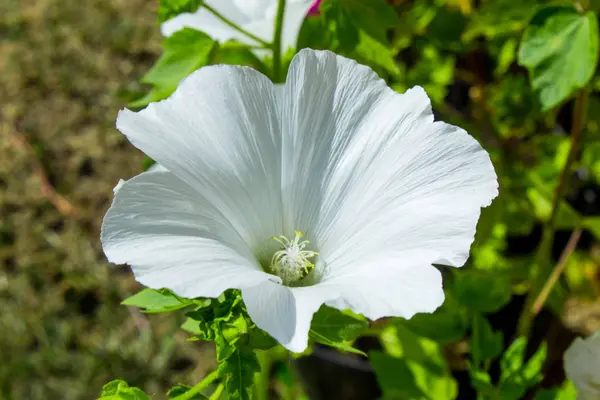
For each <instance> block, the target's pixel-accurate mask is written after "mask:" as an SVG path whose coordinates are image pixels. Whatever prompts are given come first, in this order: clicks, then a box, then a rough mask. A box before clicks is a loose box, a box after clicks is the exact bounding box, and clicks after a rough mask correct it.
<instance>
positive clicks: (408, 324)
mask: <svg viewBox="0 0 600 400" xmlns="http://www.w3.org/2000/svg"><path fill="white" fill-rule="evenodd" d="M397 320H398V321H399V323H400V324H401V325H402V326H404V327H405V328H407V329H408V330H410V331H411V332H413V333H415V334H417V335H419V336H423V337H426V338H428V339H431V340H433V341H436V342H437V343H440V344H448V343H452V342H456V341H458V340H460V339H462V338H463V337H464V336H465V335H466V333H467V329H468V328H469V321H468V319H467V316H466V313H465V312H464V310H462V309H461V308H460V305H459V304H458V303H457V302H456V300H455V299H454V298H453V297H451V296H446V301H444V304H442V306H441V307H440V308H438V309H437V310H435V311H434V312H433V313H431V314H425V313H423V314H416V315H415V316H413V317H412V318H411V319H409V320H403V319H397Z"/></svg>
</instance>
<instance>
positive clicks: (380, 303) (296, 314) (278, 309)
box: [242, 260, 444, 353]
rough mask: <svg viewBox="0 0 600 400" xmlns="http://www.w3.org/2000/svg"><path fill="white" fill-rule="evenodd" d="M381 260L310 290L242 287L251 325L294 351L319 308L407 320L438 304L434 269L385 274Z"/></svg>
mask: <svg viewBox="0 0 600 400" xmlns="http://www.w3.org/2000/svg"><path fill="white" fill-rule="evenodd" d="M382 262H383V261H382V260H380V261H379V262H377V266H375V265H366V266H365V267H367V268H366V269H365V270H364V273H363V274H360V275H355V276H347V277H344V278H334V279H329V280H326V281H323V282H320V283H317V284H315V285H313V286H305V287H293V288H290V287H286V286H282V285H280V284H277V283H274V282H264V283H262V284H260V285H257V286H255V287H247V288H245V289H243V290H242V297H243V298H244V302H245V304H246V308H247V310H248V314H249V315H250V317H251V318H252V321H254V323H255V324H256V325H257V326H258V327H259V328H261V329H263V330H265V331H266V332H268V333H269V334H270V335H271V336H273V337H274V338H275V339H276V340H277V341H278V342H279V343H281V344H282V345H283V346H284V347H285V348H287V349H288V350H290V351H293V352H297V353H299V352H302V351H304V350H305V349H306V347H307V345H308V332H309V330H310V324H311V321H312V317H313V314H314V313H315V312H316V311H318V309H319V307H320V306H321V305H322V304H327V305H328V306H330V307H334V308H337V309H340V310H345V309H351V310H352V311H354V312H356V313H360V314H363V315H365V316H366V317H368V318H370V319H372V320H376V319H379V318H381V317H393V316H399V317H403V318H407V319H408V318H411V317H412V316H413V315H415V314H416V313H422V312H433V311H435V310H436V309H437V308H438V307H439V306H440V305H441V304H442V303H443V302H444V291H443V288H442V277H441V274H440V273H439V271H438V270H437V269H436V268H434V267H432V266H425V267H423V268H406V269H404V270H403V271H400V272H399V271H394V273H393V274H390V270H389V269H386V268H384V266H383V265H382V264H381V263H382Z"/></svg>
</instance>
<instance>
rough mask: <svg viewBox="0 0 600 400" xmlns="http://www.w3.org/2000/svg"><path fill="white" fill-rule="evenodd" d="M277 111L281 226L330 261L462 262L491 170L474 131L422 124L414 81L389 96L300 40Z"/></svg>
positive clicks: (334, 266) (338, 269) (340, 266)
mask: <svg viewBox="0 0 600 400" xmlns="http://www.w3.org/2000/svg"><path fill="white" fill-rule="evenodd" d="M282 121H283V123H284V128H283V132H284V137H283V154H284V156H283V160H284V161H288V160H289V161H290V162H289V163H287V164H284V165H283V177H282V185H283V187H284V207H288V204H291V205H290V206H289V207H290V208H291V212H292V213H295V214H294V215H293V217H292V218H291V219H292V223H291V224H290V223H286V228H289V226H288V225H300V226H306V227H310V228H311V229H312V232H310V233H309V234H307V237H309V238H310V239H312V240H313V241H316V242H318V245H317V247H318V248H319V251H320V252H321V257H323V258H324V260H325V261H326V263H327V264H328V265H329V267H330V271H333V273H334V274H341V275H344V273H342V271H343V270H345V269H346V268H353V266H354V267H357V266H359V265H362V264H364V263H365V262H367V261H366V260H368V259H369V258H373V257H383V258H385V259H394V258H396V259H397V260H398V265H397V266H393V265H389V268H402V267H403V266H404V265H413V266H415V265H424V266H428V265H431V264H432V263H445V264H449V265H452V266H461V265H463V264H464V263H465V262H466V260H467V258H468V254H469V247H470V244H471V242H472V241H473V237H474V233H475V227H476V224H477V220H478V218H479V214H480V208H481V207H485V206H487V205H489V204H490V202H491V200H492V199H493V198H494V197H496V195H497V193H498V183H497V178H496V174H495V172H494V168H493V165H492V163H491V161H490V158H489V155H488V154H487V153H486V152H485V151H484V150H483V149H482V148H481V146H480V145H479V143H478V142H477V141H476V140H475V139H473V138H472V137H471V136H469V135H468V134H467V133H466V132H465V131H464V130H462V129H460V128H457V127H453V126H451V125H448V124H445V123H443V122H433V115H432V113H431V105H430V102H429V99H428V97H427V95H426V94H425V92H424V90H423V89H422V88H420V87H415V88H413V89H411V90H409V91H407V92H406V93H405V94H398V93H396V92H394V91H393V90H391V89H390V88H388V87H387V86H386V84H385V82H384V81H383V80H381V79H380V78H379V77H378V76H377V75H376V74H375V72H373V71H372V70H371V69H370V68H368V67H366V66H362V65H359V64H357V63H356V62H355V61H353V60H349V59H346V58H344V57H340V56H337V55H335V54H333V53H330V52H327V51H313V50H302V51H300V52H299V54H298V55H296V57H295V58H294V60H293V61H292V64H291V66H290V71H289V73H288V79H287V82H286V98H285V106H284V115H283V119H282ZM285 124H288V125H285ZM286 188H289V190H287V191H286ZM296 199H301V201H302V203H300V204H298V203H297V200H296ZM306 199H310V200H312V201H306ZM297 229H299V228H297Z"/></svg>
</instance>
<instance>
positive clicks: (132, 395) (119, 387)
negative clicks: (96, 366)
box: [98, 380, 150, 400]
mask: <svg viewBox="0 0 600 400" xmlns="http://www.w3.org/2000/svg"><path fill="white" fill-rule="evenodd" d="M98 400H150V397H148V395H147V394H146V393H144V392H143V391H142V390H141V389H139V388H136V387H130V386H129V385H128V384H127V382H125V381H122V380H114V381H111V382H109V383H107V384H106V385H104V386H103V387H102V394H101V395H100V397H99V399H98Z"/></svg>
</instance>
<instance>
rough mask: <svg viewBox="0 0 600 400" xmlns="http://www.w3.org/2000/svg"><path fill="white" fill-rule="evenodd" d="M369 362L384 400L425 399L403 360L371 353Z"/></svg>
mask: <svg viewBox="0 0 600 400" xmlns="http://www.w3.org/2000/svg"><path fill="white" fill-rule="evenodd" d="M369 361H370V362H371V366H372V367H373V371H374V372H375V376H376V377H377V382H378V383H379V386H380V387H381V390H382V391H383V398H384V399H423V398H426V395H425V393H424V392H423V391H422V390H421V388H419V387H418V386H417V383H416V378H415V376H414V374H413V372H412V371H411V369H410V368H409V366H408V363H407V362H406V360H405V359H402V358H397V357H392V356H390V355H387V354H385V353H382V352H379V351H371V352H369Z"/></svg>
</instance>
